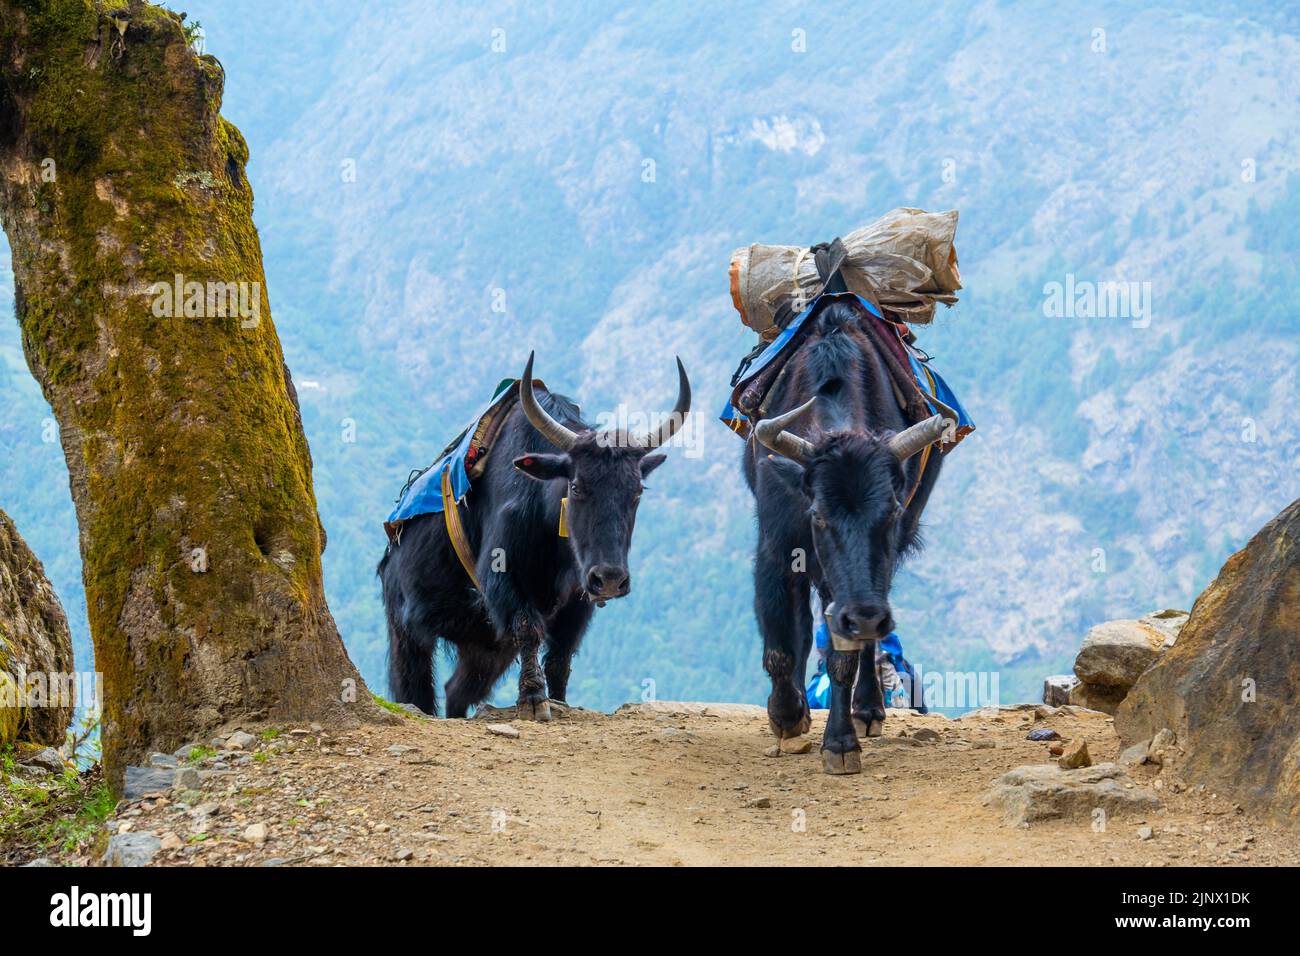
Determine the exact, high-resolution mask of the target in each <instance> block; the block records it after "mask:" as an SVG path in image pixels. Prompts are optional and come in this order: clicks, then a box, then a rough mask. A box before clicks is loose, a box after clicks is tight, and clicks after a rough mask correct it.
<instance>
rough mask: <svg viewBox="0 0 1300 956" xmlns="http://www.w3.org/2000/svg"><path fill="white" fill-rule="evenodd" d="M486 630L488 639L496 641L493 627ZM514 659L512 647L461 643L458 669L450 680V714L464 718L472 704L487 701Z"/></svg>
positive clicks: (457, 660) (458, 652) (450, 715)
mask: <svg viewBox="0 0 1300 956" xmlns="http://www.w3.org/2000/svg"><path fill="white" fill-rule="evenodd" d="M485 630H486V637H487V639H488V640H489V641H491V640H494V639H495V636H496V635H495V634H493V633H492V631H491V629H490V628H488V629H485ZM514 659H515V651H514V648H513V647H505V648H501V647H498V646H494V645H487V646H485V645H484V644H481V643H479V644H468V643H466V644H461V645H460V646H459V649H458V651H457V654H456V670H455V672H454V673H453V674H452V675H451V679H450V680H449V681H447V687H446V691H447V716H448V717H464V716H465V714H466V712H467V711H468V710H469V708H470V707H474V706H477V705H478V704H481V703H482V702H483V701H484V700H486V699H487V696H488V694H490V693H491V692H492V687H493V685H495V684H496V682H497V681H498V680H500V678H501V675H502V674H504V673H505V670H506V668H507V667H509V666H510V663H511V661H513V660H514Z"/></svg>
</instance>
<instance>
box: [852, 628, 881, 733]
mask: <svg viewBox="0 0 1300 956" xmlns="http://www.w3.org/2000/svg"><path fill="white" fill-rule="evenodd" d="M859 656H860V658H861V659H860V660H859V661H858V681H857V683H856V684H854V685H853V730H854V732H855V733H856V734H857V735H858V737H859V738H863V737H879V736H880V735H881V734H883V733H884V732H885V694H884V691H882V690H881V689H880V669H879V668H878V667H877V666H876V648H875V645H874V644H868V645H867V646H866V647H864V648H863V649H862V653H861V654H860V655H859Z"/></svg>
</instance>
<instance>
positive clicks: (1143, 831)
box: [1138, 827, 1153, 840]
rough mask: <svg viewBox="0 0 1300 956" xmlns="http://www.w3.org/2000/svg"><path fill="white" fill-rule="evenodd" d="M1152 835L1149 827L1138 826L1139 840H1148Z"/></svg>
mask: <svg viewBox="0 0 1300 956" xmlns="http://www.w3.org/2000/svg"><path fill="white" fill-rule="evenodd" d="M1152 836H1153V832H1152V830H1151V828H1150V827H1138V839H1139V840H1150V839H1151V837H1152Z"/></svg>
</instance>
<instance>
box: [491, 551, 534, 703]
mask: <svg viewBox="0 0 1300 956" xmlns="http://www.w3.org/2000/svg"><path fill="white" fill-rule="evenodd" d="M480 563H481V562H480ZM479 577H480V579H481V580H482V581H483V599H484V602H485V603H486V604H487V608H488V614H489V615H491V617H492V622H493V624H494V625H495V627H496V628H497V630H498V633H499V634H500V635H501V640H500V642H499V643H501V644H504V645H505V646H506V647H510V648H513V649H514V651H515V653H516V654H518V655H519V700H518V714H517V716H518V717H519V719H520V720H550V719H551V709H550V707H548V706H547V705H546V681H545V679H544V678H543V677H542V668H541V667H540V666H539V665H538V663H537V650H538V648H540V647H541V645H542V641H543V640H544V639H545V637H546V623H545V621H544V620H543V619H542V615H541V614H539V613H538V612H537V609H536V608H534V607H533V606H532V605H531V604H529V603H528V601H527V600H525V599H524V597H523V595H521V594H520V593H519V592H518V591H517V590H516V589H515V586H514V584H513V582H512V581H511V580H510V575H509V574H507V573H504V572H489V573H487V574H486V575H485V574H484V573H483V572H482V570H480V574H479Z"/></svg>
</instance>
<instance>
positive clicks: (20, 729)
mask: <svg viewBox="0 0 1300 956" xmlns="http://www.w3.org/2000/svg"><path fill="white" fill-rule="evenodd" d="M74 692H75V681H74V679H73V670H72V635H71V633H70V632H69V630H68V619H67V617H66V616H65V615H64V613H63V606H62V605H61V604H60V603H59V599H58V597H57V595H55V593H54V588H53V587H52V586H51V585H50V582H49V580H48V579H47V578H46V577H45V569H44V568H43V567H41V562H40V561H39V560H38V559H37V557H36V555H34V554H33V553H32V550H31V548H29V547H27V543H26V542H25V541H23V539H22V537H21V536H20V535H19V534H18V529H17V528H16V527H14V523H13V521H12V520H10V518H9V516H8V515H7V514H5V513H4V512H3V511H0V745H4V744H8V743H12V742H13V741H15V740H22V741H29V742H31V743H40V744H55V745H58V744H62V743H63V739H64V733H65V732H66V730H67V728H68V724H69V723H70V722H71V720H72V708H73V704H74V697H73V695H74Z"/></svg>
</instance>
